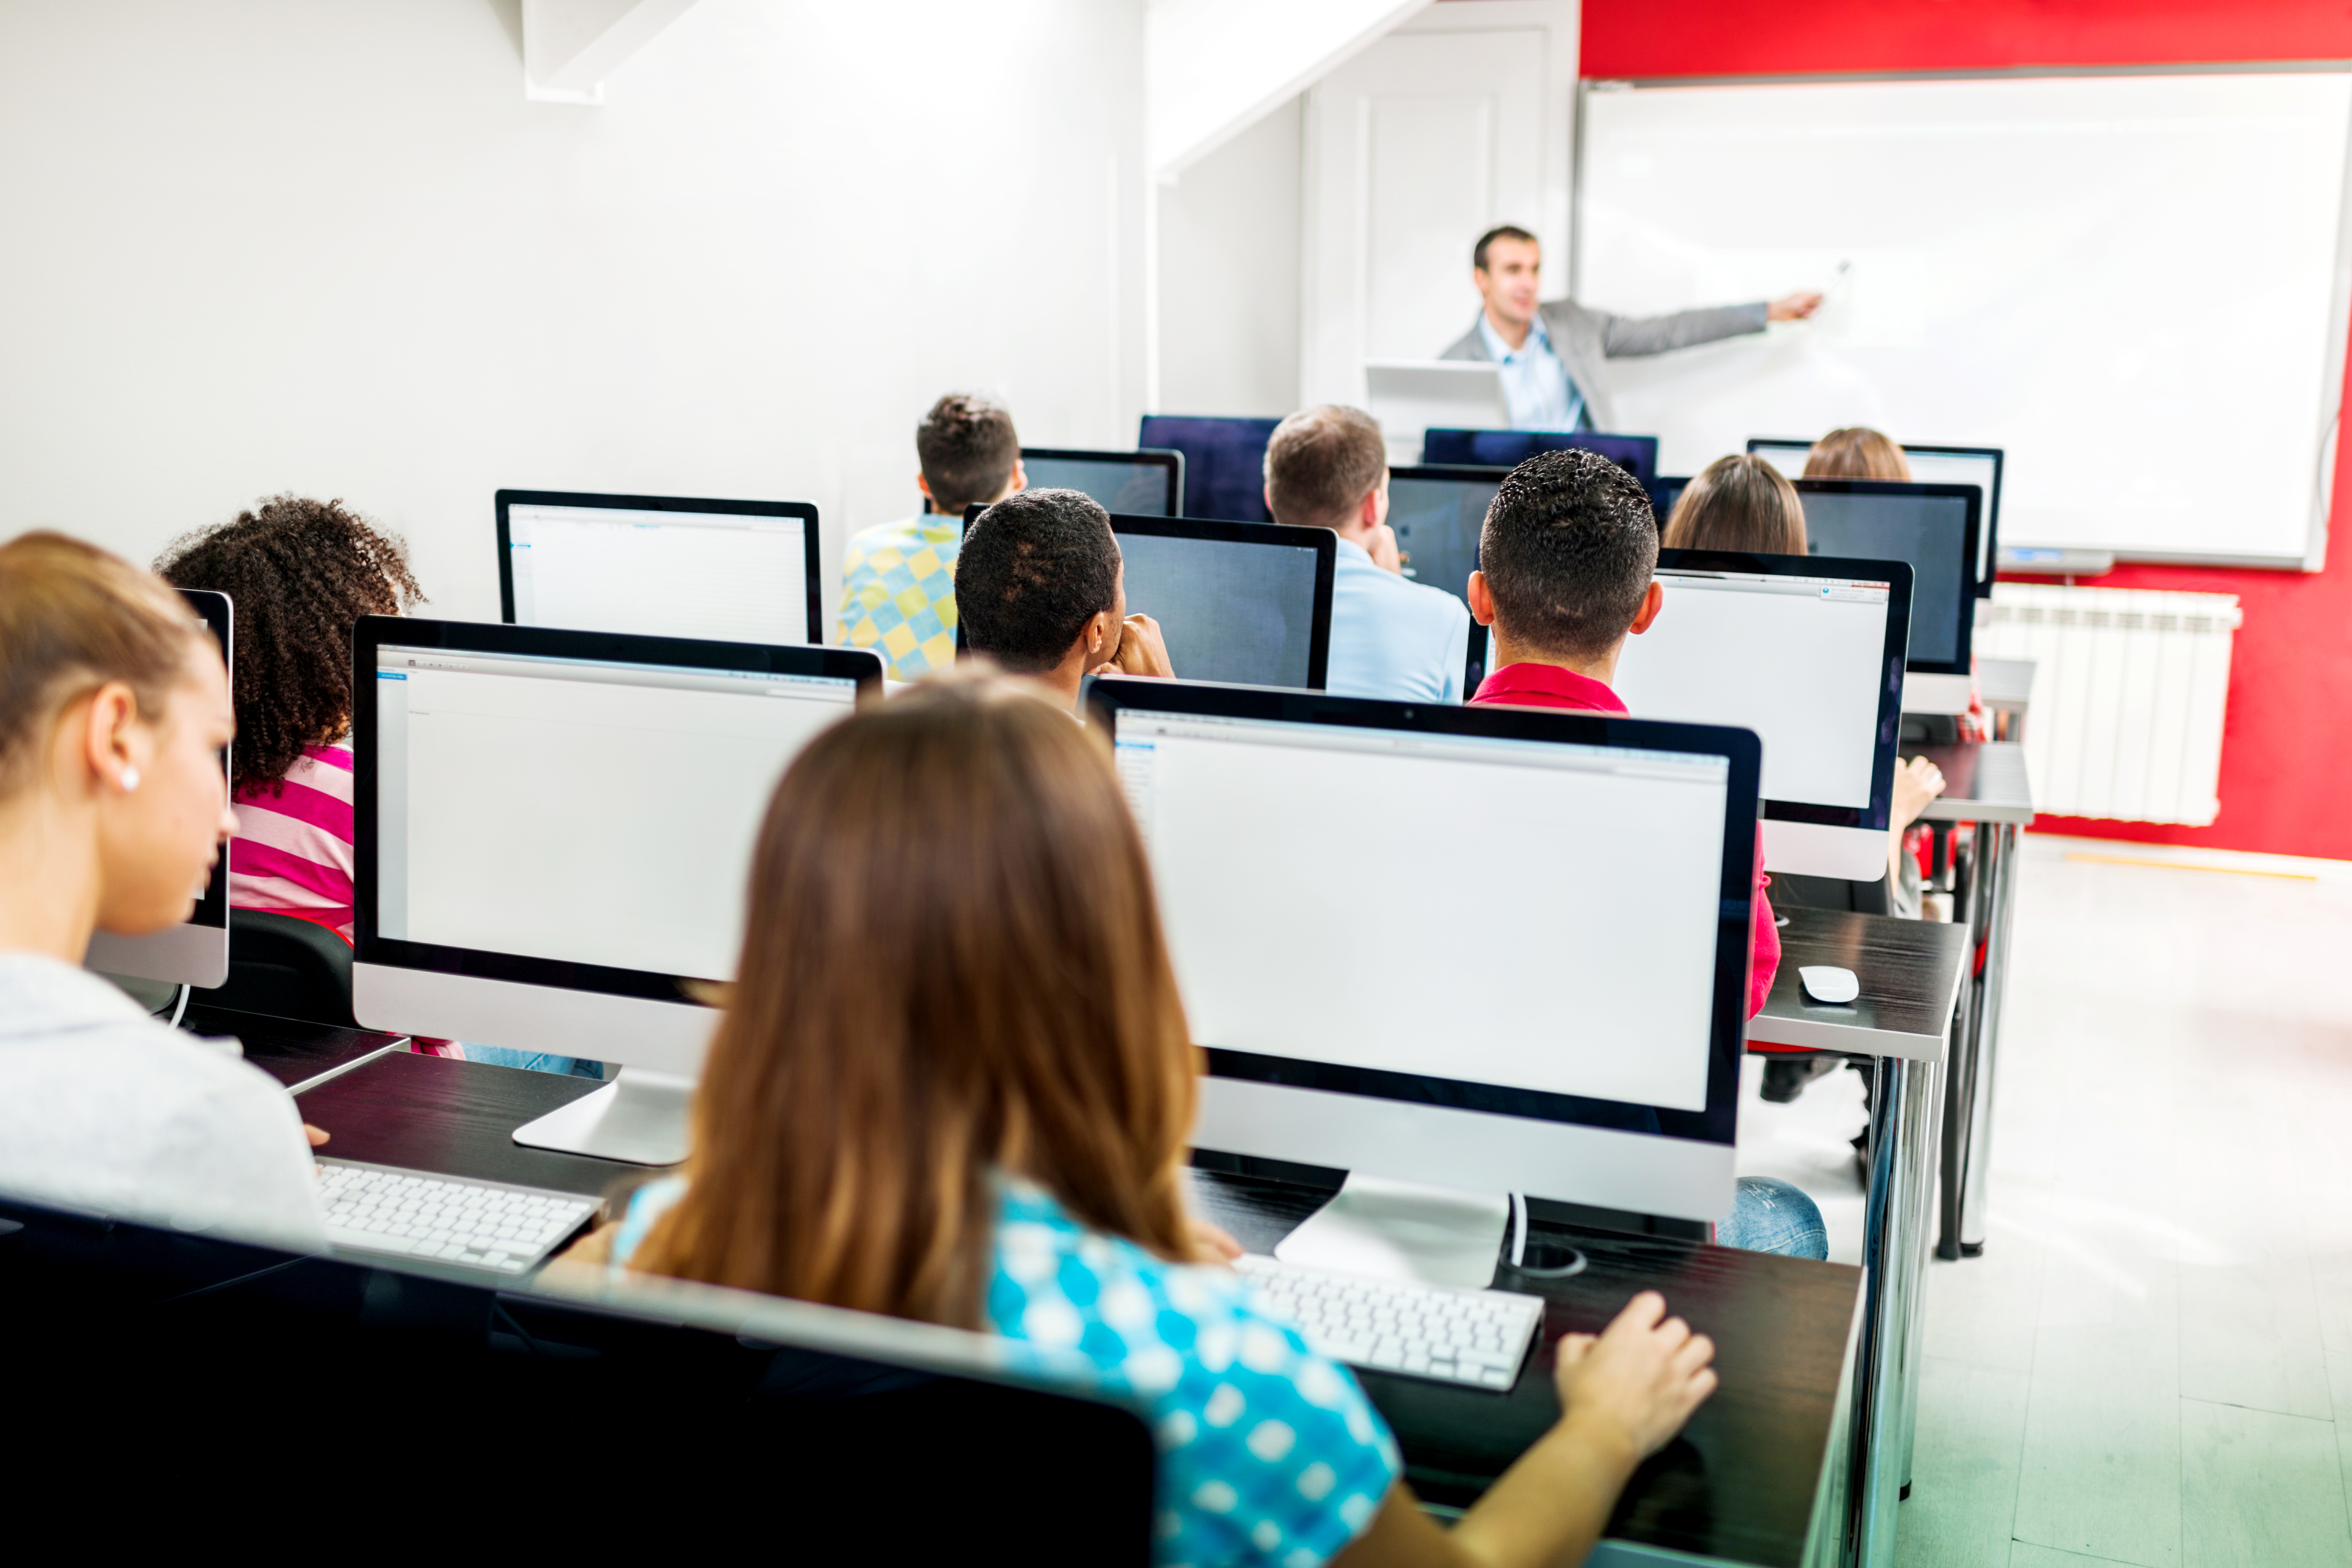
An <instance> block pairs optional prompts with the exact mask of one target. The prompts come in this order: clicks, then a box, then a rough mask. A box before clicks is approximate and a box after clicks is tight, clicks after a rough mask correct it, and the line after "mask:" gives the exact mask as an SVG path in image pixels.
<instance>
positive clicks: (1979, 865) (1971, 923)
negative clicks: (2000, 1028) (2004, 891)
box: [1936, 823, 2000, 1259]
mask: <svg viewBox="0 0 2352 1568" xmlns="http://www.w3.org/2000/svg"><path fill="white" fill-rule="evenodd" d="M1998 838H1999V830H1998V829H1994V828H1989V827H1987V826H1984V825H1983V824H1981V823H1979V825H1978V826H1977V829H1976V831H1975V832H1974V833H1972V834H1970V835H1969V852H1968V855H1967V856H1966V858H1965V859H1966V870H1965V871H1964V872H1963V873H1962V874H1961V876H1960V878H1959V892H1958V895H1957V896H1956V899H1955V902H1956V904H1957V906H1958V907H1957V908H1956V909H1955V910H1954V912H1955V914H1957V915H1958V916H1959V917H1960V918H1961V919H1963V920H1965V921H1967V922H1968V928H1969V963H1970V964H1971V965H1973V964H1974V963H1975V952H1976V949H1977V945H1978V943H1979V942H1982V941H1983V940H1984V939H1985V935H1986V932H1987V931H1988V930H1989V921H1990V917H1991V912H1992V908H1993V901H1994V899H1993V895H1994V888H1993V879H1994V878H1996V877H1998V875H1999V869H1998V865H1997V862H1998V859H1999V857H2000V846H1999V844H1998V842H1997V841H1998ZM1983 1027H1984V991H1983V988H1982V986H1981V984H1979V981H1978V979H1977V977H1975V976H1974V975H1970V976H1969V977H1967V978H1964V979H1963V980H1962V981H1961V982H1960V1003H1959V1012H1958V1016H1955V1017H1954V1018H1953V1020H1952V1048H1951V1050H1950V1052H1949V1053H1948V1060H1949V1062H1950V1071H1949V1074H1948V1078H1947V1079H1946V1082H1945V1089H1946V1093H1945V1095H1944V1125H1943V1139H1942V1142H1941V1147H1940V1154H1939V1158H1938V1160H1937V1165H1938V1168H1939V1170H1940V1172H1941V1174H1942V1177H1943V1180H1942V1182H1941V1184H1940V1190H1939V1194H1938V1204H1937V1209H1938V1213H1937V1229H1936V1256H1937V1257H1938V1258H1945V1259H1951V1258H1958V1257H1959V1256H1960V1247H1961V1238H1960V1215H1961V1211H1962V1209H1963V1207H1964V1202H1965V1194H1966V1188H1967V1180H1968V1168H1967V1163H1966V1162H1967V1158H1968V1149H1969V1113H1970V1111H1971V1110H1973V1109H1974V1107H1975V1104H1976V1093H1975V1084H1976V1079H1977V1063H1978V1060H1979V1042H1980V1039H1981V1037H1982V1032H1983Z"/></svg>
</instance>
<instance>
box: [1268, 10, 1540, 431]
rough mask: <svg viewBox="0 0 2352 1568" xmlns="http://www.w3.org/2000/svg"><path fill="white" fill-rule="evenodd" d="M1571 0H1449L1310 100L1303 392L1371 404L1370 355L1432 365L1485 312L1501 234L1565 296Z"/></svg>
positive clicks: (1306, 397) (1310, 399) (1312, 397)
mask: <svg viewBox="0 0 2352 1568" xmlns="http://www.w3.org/2000/svg"><path fill="white" fill-rule="evenodd" d="M1576 22H1577V8H1576V5H1574V3H1573V0H1454V4H1449V5H1438V6H1433V7H1431V8H1430V9H1429V10H1427V11H1424V12H1423V13H1422V14H1421V15H1420V16H1417V17H1416V18H1414V20H1413V21H1412V22H1410V23H1408V24H1407V25H1406V26H1404V27H1403V28H1402V29H1400V30H1399V31H1397V32H1395V33H1392V34H1391V35H1390V36H1389V37H1385V38H1383V39H1381V41H1380V42H1379V43H1377V44H1374V45H1373V46H1372V47H1370V48H1369V49H1366V50H1365V51H1364V52H1363V53H1362V54H1360V55H1358V56H1357V57H1356V58H1354V59H1352V60H1350V61H1349V62H1348V63H1347V64H1346V65H1344V66H1342V67H1340V68H1339V69H1338V70H1336V71H1334V72H1332V73H1331V74H1330V75H1329V76H1328V77H1326V78H1325V79H1323V80H1322V81H1320V82H1318V83H1317V84H1316V86H1315V87H1314V89H1312V90H1311V91H1310V92H1309V93H1308V95H1307V134H1306V179H1305V182H1304V184H1305V191H1304V196H1305V207H1306V212H1305V215H1304V216H1305V225H1304V227H1305V236H1304V238H1305V245H1304V247H1303V249H1302V253H1301V257H1300V268H1301V273H1302V277H1301V287H1300V296H1301V299H1300V304H1301V310H1300V318H1301V321H1300V340H1301V341H1300V346H1299V390H1300V395H1301V398H1302V400H1303V401H1304V402H1307V403H1324V402H1334V403H1353V404H1357V405H1361V404H1362V403H1363V401H1364V368H1363V367H1364V362H1365V361H1366V360H1367V359H1383V360H1389V359H1404V360H1412V359H1435V358H1436V357H1437V355H1438V353H1440V352H1441V351H1442V350H1444V348H1445V346H1446V345H1447V344H1449V343H1451V342H1454V340H1455V339H1456V338H1458V337H1460V336H1461V335H1462V334H1463V332H1464V331H1467V330H1468V329H1469V327H1470V325H1471V323H1472V322H1473V321H1475V319H1476V316H1477V311H1478V296H1477V293H1476V291H1475V289H1473V288H1472V287H1471V283H1470V251H1471V247H1472V246H1473V245H1474V244H1475V241H1476V240H1477V237H1478V236H1479V235H1480V234H1481V233H1483V232H1485V231H1486V229H1488V228H1490V227H1492V226H1495V225H1496V224H1498V223H1516V224H1517V225H1519V226H1522V227H1524V228H1528V229H1530V230H1532V231H1534V232H1535V233H1536V234H1537V235H1538V237H1541V239H1542V240H1543V245H1544V266H1545V271H1546V275H1547V283H1548V285H1549V287H1548V288H1547V289H1546V292H1547V293H1548V294H1549V293H1555V292H1561V291H1564V290H1565V289H1566V287H1567V273H1566V270H1565V269H1566V267H1567V264H1568V213H1569V178H1570V146H1569V137H1570V115H1571V112H1572V105H1573V93H1574V89H1575V84H1576Z"/></svg>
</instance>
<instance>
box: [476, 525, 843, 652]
mask: <svg viewBox="0 0 2352 1568" xmlns="http://www.w3.org/2000/svg"><path fill="white" fill-rule="evenodd" d="M498 509H499V597H500V601H501V605H500V609H501V612H502V616H501V618H503V619H504V620H506V621H508V622H509V623H511V624H512V625H515V626H567V627H572V628H575V629H578V630H582V631H597V632H631V633H635V634H638V635H641V636H646V637H705V638H709V639H710V640H713V641H717V642H748V643H800V642H817V641H821V640H822V635H821V629H820V626H821V624H820V621H819V614H820V611H819V606H818V604H817V589H816V583H817V578H818V571H817V554H816V552H817V537H816V532H817V529H816V509H815V508H814V507H813V506H810V505H808V504H806V503H805V502H801V501H729V500H679V499H675V498H670V497H663V496H594V495H577V494H572V493H569V492H563V491H554V490H500V491H499V495H498Z"/></svg>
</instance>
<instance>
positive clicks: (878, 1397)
mask: <svg viewBox="0 0 2352 1568" xmlns="http://www.w3.org/2000/svg"><path fill="white" fill-rule="evenodd" d="M858 1321H860V1322H862V1323H874V1322H877V1320H864V1319H861V1320H858ZM880 1322H881V1323H883V1324H885V1325H887V1320H881V1321H880ZM762 1331H763V1332H765V1331H766V1328H765V1325H762ZM860 1343H861V1345H862V1344H863V1343H864V1342H863V1341H861V1342H860ZM0 1344H5V1345H7V1346H9V1347H11V1351H12V1353H11V1355H10V1357H9V1362H10V1373H9V1377H8V1392H7V1401H6V1404H7V1409H8V1416H9V1422H10V1426H11V1429H12V1430H15V1431H17V1432H19V1433H21V1434H25V1435H26V1444H25V1447H24V1448H23V1449H21V1450H18V1457H17V1459H16V1462H15V1463H14V1464H12V1467H11V1474H10V1488H11V1492H12V1494H13V1495H15V1496H16V1497H18V1498H21V1499H30V1498H39V1499H40V1500H41V1508H42V1510H43V1512H44V1517H47V1518H49V1519H51V1520H53V1521H59V1522H60V1523H61V1524H68V1525H70V1527H72V1528H77V1529H85V1530H93V1531H95V1530H100V1529H103V1530H104V1531H106V1532H107V1536H108V1538H109V1539H119V1538H121V1531H140V1530H142V1529H148V1530H152V1531H156V1532H158V1533H159V1534H161V1533H163V1532H167V1531H168V1532H174V1534H173V1538H174V1539H177V1540H180V1541H181V1542H185V1541H187V1540H189V1539H192V1538H193V1537H192V1536H191V1535H190V1534H189V1533H188V1532H189V1531H205V1533H208V1534H210V1535H212V1536H213V1537H214V1538H215V1539H223V1540H236V1539H255V1540H257V1539H263V1538H261V1537H247V1536H244V1535H242V1534H238V1535H230V1534H228V1533H227V1531H226V1530H224V1529H223V1527H224V1526H231V1527H235V1526H246V1527H250V1526H256V1525H257V1526H263V1527H266V1528H267V1529H268V1531H270V1534H269V1536H268V1539H274V1540H280V1541H287V1540H309V1541H310V1542H311V1544H312V1546H313V1547H315V1546H317V1545H318V1544H319V1543H320V1542H325V1541H337V1540H342V1541H352V1540H361V1539H363V1540H366V1541H372V1542H380V1543H389V1542H407V1543H413V1544H415V1545H424V1544H426V1543H434V1544H436V1545H439V1546H440V1547H441V1549H442V1550H444V1551H446V1542H448V1540H449V1539H450V1537H451V1535H452V1534H453V1533H454V1532H456V1531H462V1532H463V1533H464V1534H465V1535H466V1536H467V1538H469V1539H475V1540H481V1541H487V1542H490V1543H492V1544H493V1545H505V1546H512V1547H520V1546H523V1545H526V1544H528V1545H529V1546H530V1547H531V1548H532V1549H533V1550H534V1551H535V1552H545V1551H546V1549H547V1548H548V1547H549V1546H551V1545H564V1546H574V1545H576V1546H593V1547H594V1548H596V1549H597V1550H598V1552H599V1554H600V1555H609V1553H610V1552H611V1549H612V1547H613V1545H614V1542H616V1541H619V1542H631V1543H634V1542H638V1541H644V1542H648V1543H663V1542H666V1543H667V1544H668V1546H669V1547H670V1548H671V1550H672V1552H676V1551H677V1548H679V1547H681V1546H689V1547H690V1546H694V1545H702V1544H704V1543H706V1542H707V1543H709V1544H710V1545H713V1546H716V1545H719V1544H721V1543H738V1544H740V1543H741V1542H746V1541H756V1542H764V1543H767V1544H768V1545H769V1546H771V1547H772V1548H774V1549H778V1550H777V1552H776V1554H778V1555H780V1556H782V1557H785V1558H788V1559H793V1558H802V1557H807V1558H813V1559H814V1558H819V1557H822V1558H824V1559H826V1560H833V1561H879V1562H901V1561H906V1562H914V1561H937V1560H942V1559H945V1558H949V1557H959V1558H961V1557H977V1556H983V1555H992V1553H990V1552H985V1551H983V1550H975V1547H976V1546H980V1545H983V1544H984V1543H986V1542H992V1541H993V1542H998V1543H999V1545H1000V1547H1001V1548H1002V1549H1003V1550H1005V1551H1006V1552H1007V1555H1008V1557H1011V1556H1014V1555H1017V1556H1018V1557H1019V1558H1021V1559H1022V1560H1024V1561H1041V1562H1047V1563H1135V1564H1139V1565H1140V1564H1142V1563H1147V1562H1148V1561H1149V1560H1150V1540H1151V1516H1152V1476H1153V1449H1152V1443H1151V1436H1150V1432H1149V1430H1148V1429H1147V1428H1146V1427H1145V1426H1144V1424H1143V1422H1142V1420H1141V1419H1140V1418H1139V1416H1138V1415H1136V1414H1135V1413H1134V1412H1132V1411H1130V1410H1128V1409H1124V1408H1119V1407H1117V1406H1114V1405H1104V1404H1099V1403H1096V1402H1094V1401H1092V1400H1089V1399H1085V1398H1079V1397H1072V1396H1069V1395H1066V1394H1055V1393H1048V1392H1044V1391H1041V1390H1039V1389H1036V1388H1034V1387H1022V1386H1018V1385H1016V1384H1008V1383H1003V1382H997V1381H993V1380H992V1379H989V1378H986V1377H983V1376H981V1375H977V1374H975V1375H962V1374H960V1373H940V1372H938V1371H935V1370H928V1369H926V1368H924V1367H922V1366H920V1365H919V1364H908V1365H894V1364H888V1363H884V1362H881V1361H877V1360H875V1359H871V1358H870V1357H868V1356H866V1355H865V1354H864V1353H863V1351H862V1350H861V1352H860V1354H859V1355H856V1356H851V1355H845V1354H838V1353H834V1352H830V1351H826V1350H824V1349H819V1348H811V1347H808V1346H794V1345H789V1344H778V1343H773V1342H761V1341H754V1340H751V1339H749V1338H742V1337H739V1336H738V1335H737V1334H735V1333H731V1332H723V1331H714V1330H711V1329H708V1328H703V1327H698V1326H696V1325H695V1324H694V1323H692V1322H680V1321H677V1317H676V1315H674V1314H670V1313H662V1314H659V1315H654V1314H651V1313H646V1314H638V1313H634V1312H631V1311H624V1310H614V1309H612V1308H609V1307H606V1306H603V1305H596V1306H589V1305H584V1304H582V1303H579V1302H574V1301H565V1300H559V1299H556V1298H553V1297H551V1296H547V1295H533V1294H530V1293H528V1292H527V1291H519V1290H507V1291H501V1290H500V1289H498V1288H497V1287H496V1286H495V1285H491V1284H474V1283H470V1282H467V1281H463V1280H460V1279H453V1278H450V1277H447V1276H441V1277H436V1276H433V1275H429V1274H425V1273H422V1272H416V1273H411V1272H404V1271H402V1270H399V1269H394V1268H371V1267H368V1266H366V1265H364V1264H359V1263H353V1262H349V1261H342V1260H338V1259H334V1258H300V1257H297V1256H293V1255H289V1254H284V1253H278V1252H273V1251H270V1250H268V1249H267V1248H263V1247H248V1246H245V1245H242V1244H238V1243H234V1242H227V1241H223V1240H220V1239H218V1238H215V1237H203V1236H194V1235H189V1234H184V1233H180V1232H175V1231H171V1230H164V1229H155V1228H151V1227H148V1226H136V1225H129V1224H124V1223H121V1222H117V1221H109V1220H103V1219H98V1218H93V1217H89V1216H83V1215H73V1214H69V1213H62V1212H59V1211H58V1210H55V1209H52V1208H47V1207H41V1206H37V1205H26V1204H19V1203H16V1202H13V1201H10V1200H8V1199H6V1198H5V1197H0ZM453 1464H456V1465H457V1466H459V1468H456V1469H453V1468H452V1466H453ZM388 1487H389V1488H398V1489H404V1490H406V1491H408V1492H410V1493H413V1494H414V1495H412V1496H408V1497H405V1498H403V1499H401V1500H397V1501H395V1502H394V1503H392V1504H391V1505H389V1506H387V1505H386V1504H385V1503H384V1501H383V1499H382V1498H381V1496H380V1494H381V1492H382V1491H383V1489H385V1488H388ZM141 1521H153V1522H152V1524H146V1525H142V1523H141ZM306 1529H312V1530H315V1531H318V1533H317V1534H315V1535H310V1536H305V1535H303V1534H301V1533H300V1532H302V1531H305V1530H306ZM752 1531H757V1532H758V1534H756V1535H754V1534H752V1533H751V1532H752ZM91 1539H96V1537H95V1536H93V1537H91ZM832 1540H838V1541H840V1542H842V1543H843V1544H844V1545H845V1546H847V1547H849V1548H851V1550H849V1551H838V1550H835V1551H831V1552H826V1551H823V1550H822V1543H823V1542H827V1541H832ZM813 1545H814V1548H815V1549H813ZM761 1554H762V1555H765V1554H767V1553H766V1552H764V1551H763V1552H762V1553H761Z"/></svg>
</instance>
